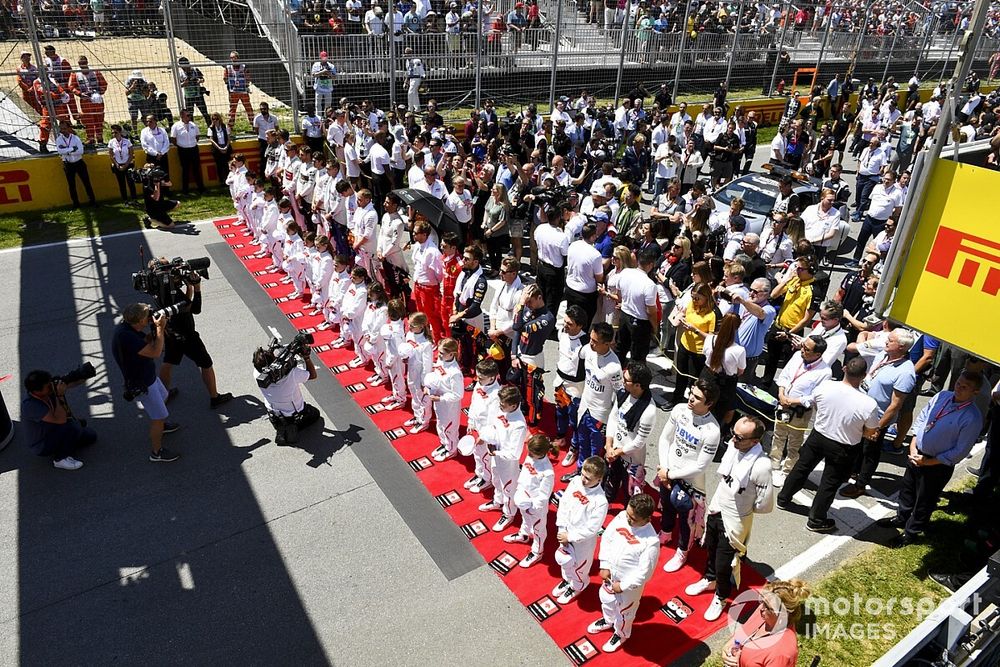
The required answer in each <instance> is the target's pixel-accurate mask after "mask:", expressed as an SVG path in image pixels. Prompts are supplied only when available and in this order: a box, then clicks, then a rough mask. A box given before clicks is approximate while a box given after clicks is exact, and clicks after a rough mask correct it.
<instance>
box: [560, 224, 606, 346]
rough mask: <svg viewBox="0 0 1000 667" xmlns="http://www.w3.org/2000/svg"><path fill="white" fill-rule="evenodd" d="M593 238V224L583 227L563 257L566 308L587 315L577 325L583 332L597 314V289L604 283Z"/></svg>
mask: <svg viewBox="0 0 1000 667" xmlns="http://www.w3.org/2000/svg"><path fill="white" fill-rule="evenodd" d="M596 238H597V225H595V224H594V223H592V222H588V223H586V224H584V226H583V232H582V238H581V239H580V240H579V241H573V242H572V243H570V245H569V250H568V252H567V254H566V289H565V292H564V294H565V297H566V307H567V308H569V307H570V306H572V305H577V306H580V308H582V309H583V312H585V313H586V314H587V320H586V321H585V322H581V324H582V325H583V328H584V329H588V328H590V323H591V322H593V320H594V315H596V314H597V286H598V285H601V284H603V283H604V258H603V257H602V256H601V252H600V251H599V250H598V249H597V248H595V247H594V240H595V239H596Z"/></svg>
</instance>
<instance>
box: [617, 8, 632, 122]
mask: <svg viewBox="0 0 1000 667" xmlns="http://www.w3.org/2000/svg"><path fill="white" fill-rule="evenodd" d="M631 13H632V0H629V1H628V2H626V3H625V18H624V19H622V50H621V53H620V54H619V55H618V76H617V78H616V79H615V108H616V109H617V108H618V96H619V94H620V93H621V89H622V70H624V69H625V46H626V45H627V44H628V17H629V15H631Z"/></svg>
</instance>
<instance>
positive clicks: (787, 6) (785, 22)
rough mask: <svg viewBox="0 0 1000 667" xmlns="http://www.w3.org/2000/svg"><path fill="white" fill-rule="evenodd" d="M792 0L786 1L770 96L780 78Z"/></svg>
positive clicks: (772, 71)
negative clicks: (780, 65) (779, 70)
mask: <svg viewBox="0 0 1000 667" xmlns="http://www.w3.org/2000/svg"><path fill="white" fill-rule="evenodd" d="M791 6H792V2H791V0H788V1H787V2H785V15H784V16H785V18H784V20H783V22H782V23H783V25H782V26H781V37H779V38H778V44H777V45H776V47H775V48H777V50H778V52H777V53H776V54H774V69H773V70H771V85H770V86H769V87H768V89H767V96H768V97H770V96H771V95H773V94H774V84H775V81H776V80H777V78H778V63H780V62H781V45H782V44H784V43H785V33H787V32H788V18H789V17H788V15H789V14H790V13H791V11H790V10H791Z"/></svg>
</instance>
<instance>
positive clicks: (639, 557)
mask: <svg viewBox="0 0 1000 667" xmlns="http://www.w3.org/2000/svg"><path fill="white" fill-rule="evenodd" d="M659 554H660V540H659V537H658V536H657V534H656V530H655V529H654V528H653V524H652V523H647V524H646V525H644V526H641V527H639V528H633V527H632V526H630V525H629V523H628V514H627V513H625V512H619V513H618V515H617V516H615V518H614V519H612V520H611V523H609V524H608V527H607V528H605V529H604V534H603V535H602V537H601V550H600V552H599V554H598V559H599V560H600V567H601V569H602V570H610V571H611V581H617V582H618V585H619V586H620V587H621V589H622V591H641V590H642V589H643V588H644V587H645V586H646V582H647V581H649V579H650V578H651V577H652V576H653V570H654V569H655V568H656V560H657V558H658V557H659Z"/></svg>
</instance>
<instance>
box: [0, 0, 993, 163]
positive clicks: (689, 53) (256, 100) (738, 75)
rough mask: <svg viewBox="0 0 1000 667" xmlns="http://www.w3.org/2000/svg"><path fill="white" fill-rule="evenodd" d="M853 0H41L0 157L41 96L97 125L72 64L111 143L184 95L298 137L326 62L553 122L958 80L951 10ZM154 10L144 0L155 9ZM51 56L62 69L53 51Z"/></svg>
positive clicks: (19, 30) (12, 53) (0, 99)
mask: <svg viewBox="0 0 1000 667" xmlns="http://www.w3.org/2000/svg"><path fill="white" fill-rule="evenodd" d="M462 1H463V0H459V2H462ZM859 1H860V0H850V1H847V0H835V2H834V3H833V4H832V5H831V6H830V8H829V9H826V8H825V5H824V4H823V3H820V4H818V5H816V6H815V8H814V9H815V10H816V11H815V13H814V14H813V15H812V18H811V20H810V21H806V22H803V23H802V24H800V22H797V21H794V17H796V15H797V13H799V11H800V9H801V7H799V6H797V5H795V4H793V3H792V2H791V0H784V1H783V2H780V3H779V4H777V5H775V6H774V7H772V8H771V9H767V8H766V6H765V5H761V6H758V5H757V3H755V2H751V0H734V1H733V2H731V3H730V4H729V5H728V10H729V12H728V19H720V23H719V24H718V25H716V24H715V22H714V18H715V17H714V16H711V17H708V18H706V15H705V14H704V12H703V11H702V7H703V6H702V5H701V4H700V3H698V2H692V3H691V4H685V3H684V2H683V0H682V1H681V2H679V3H678V2H674V4H672V5H671V6H672V8H673V9H672V11H671V12H669V13H668V12H664V13H663V15H662V18H661V17H654V16H653V15H651V14H646V10H645V7H646V4H645V3H642V4H641V5H640V4H639V3H638V2H631V1H630V2H627V3H626V5H625V6H624V8H623V9H619V10H611V9H605V6H606V5H607V3H605V2H595V1H594V0H579V1H577V0H539V2H538V14H537V17H531V18H530V19H529V17H528V16H527V15H525V14H523V11H524V10H522V9H517V10H515V7H514V0H498V1H496V2H490V1H489V0H483V1H482V3H481V4H479V5H478V6H477V5H474V4H472V2H466V6H465V7H462V8H461V9H459V10H458V11H457V12H456V16H457V18H458V21H457V22H456V21H454V18H455V17H451V16H449V15H448V14H449V9H450V0H449V2H448V5H441V4H438V3H439V2H440V0H432V4H431V7H432V12H431V13H429V14H428V15H427V16H426V17H424V19H423V20H420V19H419V18H417V19H414V18H413V17H411V16H410V14H412V13H413V12H414V11H415V10H414V9H411V5H409V4H408V3H409V0H406V2H398V1H397V0H393V2H388V4H387V5H386V6H382V7H379V9H380V10H382V9H384V10H385V11H384V12H382V14H381V15H382V16H386V17H388V16H390V15H391V13H394V12H397V11H398V12H399V16H397V18H396V20H395V21H391V22H392V23H393V24H394V26H395V27H396V28H397V29H398V34H395V35H392V34H390V33H389V31H387V30H385V29H384V28H385V25H386V24H388V23H390V21H389V20H386V21H385V23H383V24H381V26H382V29H378V30H375V31H374V32H376V33H379V34H367V30H366V29H365V28H364V26H365V25H366V24H368V23H369V19H370V18H371V17H374V16H375V14H374V11H375V7H377V6H378V2H379V0H374V1H373V2H371V4H370V0H364V2H363V3H362V4H363V7H362V11H361V13H360V14H359V17H361V16H362V15H363V16H364V18H363V20H362V21H360V22H351V21H340V19H339V18H338V17H339V16H340V10H341V9H343V5H342V3H341V0H319V1H318V2H317V1H316V0H162V2H161V3H160V5H159V8H158V9H145V10H137V9H135V7H137V6H138V5H139V3H131V4H128V3H118V2H106V3H104V8H105V10H104V12H102V13H100V14H94V13H93V12H92V11H91V10H90V9H89V7H88V6H87V5H85V4H81V5H72V4H68V5H66V6H67V7H80V8H82V7H88V8H87V9H78V10H77V11H75V12H74V13H67V12H64V11H62V10H59V9H53V8H54V7H62V6H63V5H52V4H51V3H49V2H45V3H41V2H40V1H39V0H34V2H35V4H29V3H26V2H23V3H20V4H18V5H17V6H18V7H19V9H20V11H18V12H16V13H5V14H4V15H3V16H2V17H0V19H2V20H0V38H2V41H0V48H2V51H0V55H3V57H2V59H0V156H3V157H14V156H20V155H23V154H25V153H31V152H33V151H34V150H36V149H37V147H38V146H37V144H38V140H39V128H38V125H39V110H40V109H41V107H40V106H39V104H38V103H37V102H38V100H39V99H42V100H43V101H45V104H44V106H45V108H46V110H47V112H48V113H49V114H53V115H56V116H60V115H62V114H64V113H65V111H64V110H63V108H62V103H63V102H62V97H61V95H62V93H63V92H66V93H67V94H69V95H70V103H69V109H70V113H71V115H72V116H73V119H74V120H88V119H87V118H82V119H81V116H86V115H87V111H86V110H85V109H84V108H83V107H84V106H87V105H86V104H85V103H84V102H85V100H84V96H83V95H82V94H81V93H80V91H79V90H76V91H73V90H69V89H70V88H71V86H70V85H69V82H70V79H71V72H69V71H67V72H61V71H58V70H59V68H60V67H63V66H64V67H66V68H68V70H72V72H77V71H78V61H79V59H80V57H81V56H85V57H87V58H88V60H89V66H90V67H91V68H93V69H97V70H100V72H101V73H102V76H103V77H104V79H105V80H106V82H107V90H106V91H105V92H104V94H103V96H102V97H103V118H102V120H103V125H102V126H101V127H100V128H99V134H100V135H101V136H100V137H99V140H98V143H101V142H103V141H104V140H106V139H107V138H108V136H109V129H108V126H109V125H110V124H111V123H113V122H119V121H125V122H129V123H133V122H134V121H138V120H139V117H140V116H144V115H145V114H147V113H154V114H155V115H157V116H158V117H159V118H160V120H161V121H169V119H170V116H173V115H175V114H176V113H177V111H178V109H179V108H180V107H181V106H182V104H181V101H183V105H186V106H190V107H193V108H194V109H195V116H196V119H197V120H198V121H199V122H201V123H204V122H205V121H206V120H207V119H205V118H202V116H211V115H212V114H215V113H218V114H220V115H221V116H222V118H223V120H224V121H229V120H230V119H234V120H235V125H234V129H235V130H236V132H237V133H247V132H251V131H252V129H251V126H250V120H251V119H252V117H253V114H255V113H256V112H257V110H258V109H259V106H260V104H261V103H262V102H268V103H269V104H270V105H271V107H272V109H274V110H275V112H276V115H278V116H279V118H280V119H281V122H282V124H283V125H285V126H288V127H289V128H290V129H295V130H298V129H299V127H300V120H301V116H300V113H301V112H303V111H305V110H306V109H307V108H308V107H309V106H311V105H312V102H313V100H314V90H313V77H312V74H311V72H312V69H313V64H314V63H315V62H316V61H317V60H318V59H319V54H320V53H321V52H326V53H327V54H328V60H329V62H330V63H332V64H333V65H334V66H335V67H336V69H337V76H336V78H335V82H336V87H335V95H336V96H337V97H340V96H348V97H351V98H352V99H355V98H359V97H370V98H372V99H373V100H374V101H375V102H376V104H379V105H382V106H384V105H386V104H399V103H405V101H406V87H407V78H406V64H407V60H408V59H410V58H419V59H420V60H421V61H422V62H423V65H424V68H425V70H426V76H425V77H424V79H423V81H422V82H421V90H420V94H421V100H422V102H426V101H427V100H428V99H430V98H434V99H436V100H437V102H438V107H439V109H441V110H443V111H445V112H446V113H447V112H449V111H450V112H451V113H452V114H453V117H455V118H459V119H464V117H465V114H466V113H467V112H466V111H464V110H465V109H467V108H473V107H476V106H479V105H481V103H482V101H483V100H485V99H487V98H490V99H493V100H494V101H495V102H496V103H497V104H498V105H500V106H507V107H515V108H516V107H517V106H518V105H524V104H527V103H529V102H534V103H536V104H538V106H539V109H540V110H542V111H545V110H546V109H548V108H550V105H551V104H552V102H553V101H554V100H555V99H556V98H558V97H560V96H562V95H567V96H576V95H578V94H579V93H580V91H581V89H587V90H588V91H589V92H590V93H591V94H593V95H595V96H596V97H597V98H598V99H599V100H607V101H612V100H614V101H617V100H618V99H619V98H620V97H621V96H623V95H624V94H626V93H627V92H628V91H630V90H633V89H634V88H636V87H637V86H639V85H644V86H645V88H646V90H648V91H650V92H652V91H653V90H655V88H656V86H658V85H659V84H660V83H667V85H668V88H669V89H670V90H671V92H672V93H673V97H674V98H675V99H677V98H679V97H685V98H691V97H695V98H697V97H701V98H703V99H704V98H707V97H708V96H709V95H710V94H711V92H712V91H713V90H714V89H715V88H716V87H717V86H718V84H719V82H720V81H725V82H727V83H728V84H729V88H730V90H733V91H739V92H740V93H742V94H746V93H747V92H757V93H764V94H769V93H774V92H775V91H776V89H777V88H779V87H782V86H783V87H784V89H785V90H786V91H787V90H789V89H790V88H791V86H792V85H793V82H794V83H795V84H797V85H798V86H800V87H802V86H803V85H805V84H808V83H811V82H812V81H813V78H814V77H815V78H816V80H817V81H818V82H821V83H823V84H825V83H826V82H828V81H829V80H830V79H831V78H832V77H833V75H835V74H837V73H843V72H848V71H851V72H853V75H854V76H855V77H856V78H861V79H866V78H867V77H871V78H874V79H876V80H882V79H883V78H885V77H886V76H889V75H893V76H895V77H896V78H897V79H898V80H900V81H901V82H905V81H906V80H908V79H909V78H910V77H911V76H912V75H917V76H918V77H919V78H921V79H922V80H928V81H930V80H935V79H938V78H940V77H942V76H948V75H949V74H950V72H951V68H952V67H953V64H954V62H955V59H956V58H957V57H958V52H959V49H960V47H961V39H962V36H963V32H962V30H961V29H960V28H959V27H960V26H961V20H960V16H961V14H960V13H959V14H947V15H945V14H944V10H943V9H941V8H942V7H946V5H944V4H941V5H935V7H934V8H932V9H924V8H923V7H921V6H920V5H916V4H915V3H913V5H912V10H911V11H910V13H909V14H907V17H906V19H907V20H905V21H900V22H899V25H893V26H889V31H888V32H886V22H885V20H884V17H883V18H882V19H879V18H878V16H877V15H878V14H879V13H878V12H877V11H864V12H860V11H858V7H859ZM873 4H874V3H871V2H866V3H865V8H867V9H868V10H870V9H871V7H872V6H873ZM153 6H155V5H153V4H151V3H149V2H148V0H147V3H146V5H145V7H147V8H148V7H153ZM948 6H950V5H948ZM761 7H764V9H761ZM529 9H530V7H529ZM29 10H30V11H29ZM332 11H337V12H338V14H333V13H332ZM459 12H460V14H459ZM514 12H522V14H521V16H524V19H521V18H519V17H518V16H515V15H514ZM719 16H721V15H719ZM845 17H851V19H850V20H848V19H847V18H845ZM725 21H728V23H725ZM879 21H881V23H879ZM372 25H373V27H375V28H378V27H379V26H378V25H374V23H373V24H372ZM414 30H416V31H417V32H414ZM993 30H996V28H995V27H994V28H993ZM50 45H51V46H53V47H54V48H55V51H56V55H57V56H58V57H56V58H55V59H54V60H53V59H52V56H53V54H52V52H51V51H49V52H48V53H46V47H47V46H50ZM998 50H1000V41H998V39H997V37H996V36H995V35H990V36H986V37H984V38H983V39H982V40H980V42H979V44H977V45H976V56H977V57H976V67H977V68H978V69H979V70H980V72H981V74H982V75H983V78H984V79H985V78H986V76H985V75H986V73H987V69H988V65H987V61H988V60H989V59H990V58H991V56H993V54H994V53H996V52H997V51H998ZM232 51H237V52H238V54H239V55H238V60H237V63H238V64H242V65H244V66H246V73H247V74H248V75H249V85H248V86H247V90H246V95H244V94H243V93H242V90H240V89H237V90H235V91H234V92H233V94H231V91H230V90H229V88H230V87H231V86H230V85H229V83H230V82H229V81H227V73H228V74H230V75H231V74H232V71H228V72H227V69H226V67H227V65H230V64H231V60H230V52H232ZM22 52H27V54H28V56H29V60H30V61H31V63H32V64H33V65H36V66H41V69H42V70H45V69H46V68H47V67H48V66H53V67H54V68H55V71H54V74H55V77H56V83H55V84H54V85H52V86H48V85H47V79H46V78H44V77H43V78H42V79H41V80H42V82H43V84H45V87H47V88H49V90H47V91H45V90H43V91H41V94H36V91H33V90H30V89H29V90H23V89H22V87H21V86H20V85H19V84H21V83H24V77H18V75H17V72H18V69H19V67H20V65H21V58H20V54H21V53H22ZM4 54H5V55H4ZM47 57H48V60H47ZM180 58H187V59H188V61H189V63H190V65H191V66H192V67H193V68H194V71H195V72H200V73H201V76H202V77H203V80H202V81H201V82H200V83H198V84H197V86H196V87H195V88H192V87H191V85H190V84H191V81H190V77H189V76H188V75H186V74H185V73H184V72H182V70H181V69H180V68H179V67H178V65H177V62H178V59H180ZM63 59H65V62H64V61H63ZM137 70H138V71H139V74H140V75H141V78H142V79H143V81H144V82H145V83H144V85H143V86H142V87H141V88H142V90H141V91H136V90H135V89H134V86H133V87H130V84H131V81H132V80H134V79H135V78H137V74H136V71H137ZM810 70H815V72H812V71H810ZM796 77H797V78H796ZM230 79H231V76H230ZM195 91H197V92H195ZM164 96H165V97H164ZM89 99H90V96H89V94H88V95H87V100H89ZM245 101H247V102H249V106H250V109H249V110H247V108H246V105H245V104H244V102H245ZM234 104H235V105H238V107H239V108H238V109H236V110H235V111H234V110H233V109H232V107H233V106H234ZM292 110H298V112H299V113H293V111H292ZM89 120H90V121H93V118H92V117H91V118H90V119H89ZM91 124H93V123H92V122H91Z"/></svg>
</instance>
